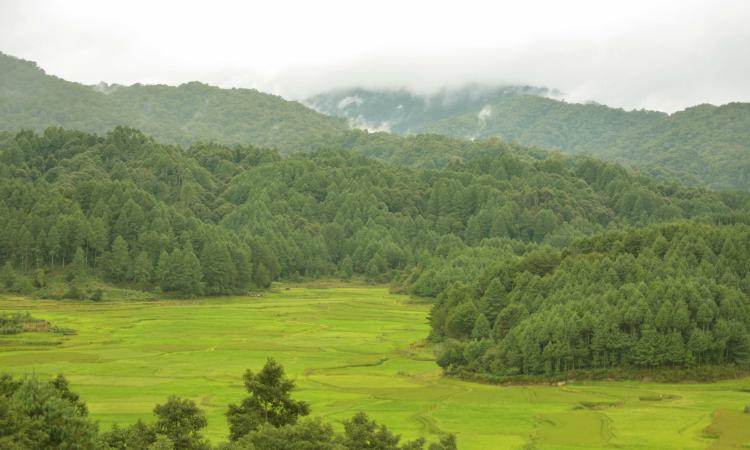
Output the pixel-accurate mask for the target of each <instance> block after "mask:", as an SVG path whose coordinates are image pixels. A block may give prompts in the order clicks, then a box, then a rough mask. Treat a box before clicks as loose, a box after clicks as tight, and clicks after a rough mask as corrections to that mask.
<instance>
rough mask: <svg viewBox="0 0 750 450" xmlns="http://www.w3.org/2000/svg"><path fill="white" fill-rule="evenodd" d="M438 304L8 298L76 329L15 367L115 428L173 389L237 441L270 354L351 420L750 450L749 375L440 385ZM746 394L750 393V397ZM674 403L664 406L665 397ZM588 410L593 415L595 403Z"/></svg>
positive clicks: (25, 348) (10, 348) (353, 293)
mask: <svg viewBox="0 0 750 450" xmlns="http://www.w3.org/2000/svg"><path fill="white" fill-rule="evenodd" d="M428 310H429V306H428V305H424V304H414V303H410V302H409V301H408V298H407V297H405V296H400V295H393V294H389V293H388V291H387V290H386V289H385V288H364V287H336V288H328V289H318V288H310V287H290V288H283V287H282V288H280V289H278V290H277V291H276V292H274V293H268V294H265V295H263V296H262V297H234V298H220V299H201V300H188V301H185V300H180V301H176V300H164V301H128V302H103V303H90V302H83V303H82V302H72V301H41V300H32V299H26V298H11V297H3V298H0V312H9V311H13V312H17V311H21V312H25V311H29V312H31V313H32V315H33V316H34V317H38V318H43V319H47V320H49V321H51V322H52V323H53V324H54V325H57V326H60V327H65V328H72V329H75V330H76V331H77V334H75V335H71V336H61V335H57V334H50V333H23V334H19V335H10V336H0V372H11V373H13V374H32V373H36V374H37V375H40V376H48V375H54V374H57V373H64V374H65V376H66V377H68V379H69V381H70V382H71V387H72V389H73V390H74V391H76V392H78V393H79V394H81V396H82V398H83V399H84V400H85V401H86V403H87V404H88V405H89V409H90V411H91V415H92V417H93V418H94V419H97V420H99V422H100V427H101V428H102V429H108V428H109V427H110V426H111V425H112V424H113V423H118V424H129V423H132V422H134V421H135V420H137V419H138V418H143V419H145V420H150V419H151V410H152V409H153V407H154V405H155V404H156V403H160V402H163V401H164V400H165V399H166V397H167V396H168V395H179V396H183V397H190V398H192V399H194V400H196V402H197V403H198V404H199V405H200V406H201V407H202V408H204V409H205V411H206V413H207V415H208V419H209V427H208V429H207V433H206V434H207V435H208V436H209V437H210V438H211V439H212V440H213V441H215V442H218V441H221V440H224V439H225V438H226V434H227V427H226V420H225V417H224V412H225V411H226V407H227V404H229V403H232V402H235V403H236V402H239V401H240V400H241V399H242V398H243V396H244V394H245V393H244V390H243V386H242V374H243V372H244V371H245V369H247V368H250V369H253V370H257V369H260V367H261V366H262V365H263V363H264V362H265V359H266V358H267V357H273V358H275V359H276V360H278V361H279V362H280V363H282V364H283V365H284V366H285V367H286V369H287V373H288V375H289V376H291V377H292V378H296V380H297V383H298V388H299V389H298V390H297V391H296V392H295V397H296V398H299V399H302V400H306V401H308V402H310V403H311V404H312V411H313V415H317V416H324V417H325V418H327V419H330V420H333V421H337V420H341V419H344V418H347V417H350V416H352V415H353V414H354V413H355V412H357V411H360V410H364V411H366V412H367V413H368V414H370V415H371V416H372V417H373V418H375V419H376V420H378V421H379V422H382V423H385V424H387V425H388V426H389V427H390V428H392V429H393V430H394V431H396V432H398V433H402V434H403V435H404V436H405V437H416V436H418V435H423V436H428V437H429V435H434V434H436V433H441V432H452V433H455V434H456V435H457V436H458V441H459V448H461V449H462V450H472V449H477V450H478V449H505V448H538V449H578V448H608V447H619V448H627V449H641V448H643V449H646V448H653V449H672V448H673V449H705V448H711V449H729V448H742V445H743V444H748V443H750V414H743V413H742V410H743V408H744V406H745V405H750V379H744V380H736V381H725V382H719V383H713V384H677V385H667V384H647V383H638V382H587V383H575V384H568V385H565V386H555V387H552V386H514V387H500V386H490V385H483V384H474V383H468V382H463V381H458V380H454V379H448V378H443V377H441V371H440V369H439V368H438V367H437V366H436V365H435V363H434V361H433V356H432V352H431V351H430V349H429V348H428V347H426V346H424V345H423V344H420V342H422V340H423V339H424V337H425V336H426V335H427V332H428V328H429V327H428V324H427V320H426V316H427V313H428ZM745 390H747V392H745ZM659 396H662V399H661V400H654V399H655V398H659ZM582 404H583V405H585V406H580V405H582Z"/></svg>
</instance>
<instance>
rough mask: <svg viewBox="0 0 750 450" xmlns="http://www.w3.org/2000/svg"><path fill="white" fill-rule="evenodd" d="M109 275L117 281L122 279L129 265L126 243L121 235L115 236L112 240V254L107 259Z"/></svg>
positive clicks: (126, 274) (126, 273)
mask: <svg viewBox="0 0 750 450" xmlns="http://www.w3.org/2000/svg"><path fill="white" fill-rule="evenodd" d="M109 266H110V267H109V273H110V276H111V277H112V278H113V279H115V280H117V281H124V280H125V279H126V278H127V276H128V268H129V267H130V254H129V253H128V244H127V242H125V239H123V238H122V236H117V237H116V238H115V240H114V242H112V256H111V258H110V261H109Z"/></svg>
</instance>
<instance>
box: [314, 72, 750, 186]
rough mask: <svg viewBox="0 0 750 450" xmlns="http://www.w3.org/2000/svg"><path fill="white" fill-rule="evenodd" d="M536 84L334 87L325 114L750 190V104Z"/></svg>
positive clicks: (324, 99) (323, 101) (321, 100)
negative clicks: (419, 91) (641, 97)
mask: <svg viewBox="0 0 750 450" xmlns="http://www.w3.org/2000/svg"><path fill="white" fill-rule="evenodd" d="M547 93H548V92H547V91H545V90H543V89H537V88H498V89H495V90H492V89H489V88H483V89H479V88H477V87H467V88H465V89H463V90H455V91H445V92H443V93H440V94H436V95H434V96H419V95H416V94H412V93H409V92H406V91H395V92H393V91H368V90H363V89H352V90H348V91H333V92H330V93H324V94H320V95H317V96H315V97H312V98H311V99H309V100H308V102H307V103H308V104H310V105H311V106H313V107H315V108H316V109H318V110H319V111H322V112H325V113H327V114H332V115H336V116H340V117H345V118H347V119H349V121H350V124H351V125H353V126H359V127H369V128H386V129H389V130H390V131H393V132H397V133H402V134H416V133H435V134H441V135H445V136H450V137H453V138H457V139H486V138H490V137H498V138H500V139H503V140H505V141H507V142H517V143H519V144H521V145H526V146H529V145H533V146H539V147H542V148H548V149H557V150H560V151H562V152H567V153H585V154H589V155H592V156H595V157H597V158H604V159H608V160H614V161H617V162H621V163H624V164H628V165H630V166H632V167H634V168H637V169H638V170H640V171H642V172H644V173H646V174H648V175H651V176H655V177H659V178H663V179H669V180H674V181H679V182H681V183H683V184H691V185H695V186H707V187H710V188H713V189H740V190H750V105H748V104H744V103H732V104H728V105H724V106H719V107H716V106H711V105H700V106H695V107H692V108H688V109H686V110H684V111H680V112H678V113H675V114H671V115H670V114H665V113H661V112H654V111H624V110H622V109H616V108H610V107H607V106H604V105H598V104H575V103H566V102H564V101H558V100H553V99H551V98H547V97H545V96H544V95H546V94H547Z"/></svg>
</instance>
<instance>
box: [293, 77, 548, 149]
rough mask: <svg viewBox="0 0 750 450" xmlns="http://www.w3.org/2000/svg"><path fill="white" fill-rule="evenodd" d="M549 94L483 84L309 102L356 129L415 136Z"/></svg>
mask: <svg viewBox="0 0 750 450" xmlns="http://www.w3.org/2000/svg"><path fill="white" fill-rule="evenodd" d="M549 93H550V92H549V90H547V89H544V88H537V87H531V86H500V87H489V86H484V85H479V84H470V85H467V86H463V87H461V88H455V89H448V88H446V89H442V90H440V91H438V92H435V93H432V94H415V93H413V92H410V91H408V90H406V89H399V90H394V91H387V90H372V89H364V88H351V89H339V90H334V91H331V92H324V93H321V94H318V95H314V96H312V97H310V98H308V99H307V100H305V103H306V104H308V105H310V106H311V107H312V108H314V109H315V110H317V111H320V112H322V113H324V114H328V115H331V116H337V117H344V118H346V119H348V120H349V123H350V124H351V125H352V126H355V127H360V128H366V129H371V130H378V131H390V132H393V133H399V134H409V133H412V134H413V133H415V132H416V131H417V130H420V129H422V128H423V127H425V126H427V125H430V124H432V123H434V122H436V121H440V120H443V119H447V118H450V117H453V116H457V115H459V114H463V113H466V112H467V111H479V110H481V109H482V108H483V107H484V106H485V105H488V104H493V103H497V102H500V101H504V100H507V99H509V98H511V97H514V96H518V95H524V94H528V95H547V94H549ZM461 137H463V136H461Z"/></svg>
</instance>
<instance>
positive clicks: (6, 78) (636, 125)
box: [0, 53, 750, 191]
mask: <svg viewBox="0 0 750 450" xmlns="http://www.w3.org/2000/svg"><path fill="white" fill-rule="evenodd" d="M558 94H559V93H557V92H556V91H550V90H547V89H544V88H536V87H529V86H501V87H487V86H481V85H468V86H466V87H463V88H460V89H445V90H443V91H440V92H437V93H433V94H429V95H422V94H415V93H411V92H408V91H405V90H399V91H375V90H366V89H348V90H340V91H334V92H329V93H324V94H320V95H317V96H315V97H312V98H309V99H308V100H306V101H305V103H306V104H307V105H308V106H309V107H308V106H305V105H303V104H302V103H299V102H294V101H287V100H285V99H283V98H281V97H278V96H275V95H270V94H265V93H262V92H258V91H256V90H254V89H221V88H218V87H213V86H209V85H206V84H203V83H198V82H191V83H186V84H183V85H180V86H176V87H175V86H165V85H155V86H154V85H152V86H148V85H140V84H136V85H133V86H119V85H107V84H100V85H97V86H85V85H82V84H79V83H74V82H69V81H66V80H63V79H61V78H58V77H54V76H50V75H47V74H45V73H44V71H43V70H41V69H40V68H39V67H38V66H37V65H36V64H35V63H33V62H29V61H24V60H21V59H18V58H14V57H11V56H8V55H4V54H2V53H0V133H1V132H2V131H17V130H18V129H21V128H30V129H33V130H36V131H41V130H43V129H45V128H46V127H48V126H50V125H53V126H63V127H67V128H75V129H79V130H83V131H89V132H97V133H103V132H106V131H108V130H111V129H112V128H114V127H115V126H118V125H126V126H131V127H136V128H138V129H140V130H142V131H143V132H145V133H146V134H148V135H151V136H154V137H155V138H157V139H159V140H160V141H163V142H166V143H172V144H181V145H183V146H187V145H190V144H193V143H195V142H198V141H213V142H217V143H221V144H229V145H231V144H252V145H255V146H260V147H267V148H276V149H278V150H279V151H280V152H281V153H293V152H299V151H312V150H318V149H325V148H341V149H347V150H355V151H360V152H361V153H364V154H366V155H369V156H375V157H377V158H380V159H383V160H387V161H390V162H394V163H399V164H406V165H417V166H420V167H443V166H445V165H446V164H448V163H449V162H452V161H467V160H470V159H473V158H475V157H476V156H477V155H478V154H481V155H487V154H490V153H491V152H493V151H505V150H507V149H508V148H510V147H508V146H506V145H504V144H501V143H499V142H498V141H497V140H489V141H488V142H478V143H477V144H478V145H471V142H470V140H485V139H489V138H495V137H499V138H500V139H502V140H504V141H506V142H509V143H517V144H521V145H523V146H537V147H541V148H546V149H557V150H559V151H561V152H563V153H584V154H589V155H591V156H594V157H597V158H602V159H608V160H613V161H617V162H620V163H624V164H627V165H630V166H631V167H634V168H636V169H637V170H639V171H640V172H642V173H644V174H646V175H649V176H653V177H658V178H662V179H666V180H672V181H678V182H680V183H683V184H689V185H695V186H706V187H710V188H713V189H719V190H727V189H729V190H745V191H748V190H750V104H744V103H732V104H728V105H724V106H719V107H716V106H711V105H701V106H696V107H693V108H688V109H687V110H685V111H681V112H678V113H675V114H671V115H669V114H665V113H660V112H652V111H624V110H621V109H614V108H610V107H607V106H603V105H597V104H574V103H566V102H563V101H558V100H553V99H551V98H549V97H550V96H557V95H558ZM311 108H314V109H316V110H317V111H314V110H313V109H311ZM324 113H325V114H324ZM334 116H335V117H334ZM351 128H365V129H368V130H370V131H374V130H381V131H382V130H388V131H390V132H393V133H396V134H388V133H365V132H362V131H359V130H351ZM425 133H426V134H433V136H423V137H419V136H414V137H411V138H409V139H401V138H399V137H398V136H397V134H402V135H416V134H425ZM435 135H437V136H435ZM439 136H442V138H441V137H439ZM2 139H3V136H2V134H0V140H2ZM501 149H505V150H501Z"/></svg>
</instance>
